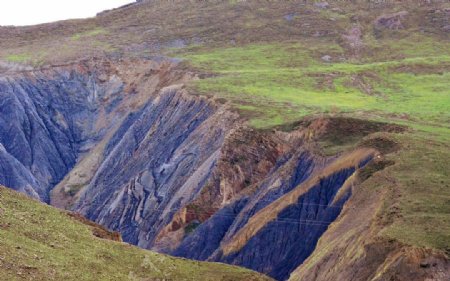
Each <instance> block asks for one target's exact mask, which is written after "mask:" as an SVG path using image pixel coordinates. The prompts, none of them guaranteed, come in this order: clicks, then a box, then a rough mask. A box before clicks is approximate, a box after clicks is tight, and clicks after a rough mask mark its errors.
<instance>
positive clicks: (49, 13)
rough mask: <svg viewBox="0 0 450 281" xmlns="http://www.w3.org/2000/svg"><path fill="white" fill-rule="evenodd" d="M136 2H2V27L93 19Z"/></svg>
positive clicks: (107, 0)
mask: <svg viewBox="0 0 450 281" xmlns="http://www.w3.org/2000/svg"><path fill="white" fill-rule="evenodd" d="M131 2H135V1H134V0H0V25H33V24H38V23H46V22H52V21H57V20H64V19H74V18H86V17H93V16H95V14H97V13H98V12H101V11H104V10H107V9H111V8H117V7H119V6H122V5H125V4H128V3H131Z"/></svg>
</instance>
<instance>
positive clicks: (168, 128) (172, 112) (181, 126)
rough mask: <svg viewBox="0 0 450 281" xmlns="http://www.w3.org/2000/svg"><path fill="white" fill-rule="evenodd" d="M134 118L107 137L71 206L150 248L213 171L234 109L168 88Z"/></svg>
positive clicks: (129, 239) (127, 238) (133, 241)
mask: <svg viewBox="0 0 450 281" xmlns="http://www.w3.org/2000/svg"><path fill="white" fill-rule="evenodd" d="M132 119H133V120H134V122H132V125H128V124H130V121H128V120H127V121H126V122H125V123H124V126H122V127H121V128H120V129H119V130H118V131H117V132H116V134H115V136H114V137H113V138H112V139H111V140H110V142H109V144H108V145H107V149H106V150H105V156H104V159H105V160H104V162H103V163H102V164H101V165H100V168H99V170H98V171H97V172H96V174H95V176H94V177H93V180H92V182H91V184H90V185H89V186H88V187H87V188H86V190H85V192H84V193H83V194H82V195H81V197H80V199H79V200H78V202H77V204H76V205H75V207H74V209H75V210H77V211H80V212H82V213H83V214H85V215H86V216H87V217H88V218H91V219H93V220H95V221H98V222H100V223H101V224H103V225H106V226H108V227H110V228H112V229H115V230H119V231H120V232H121V233H122V235H123V237H124V240H125V241H128V242H132V243H134V244H137V245H139V246H141V247H144V248H150V247H151V246H152V243H153V240H154V239H155V237H156V234H157V233H158V231H159V230H160V229H161V228H162V227H163V226H165V225H166V224H167V223H169V221H170V219H171V217H172V215H173V214H174V213H175V212H176V211H178V209H180V208H181V207H182V206H184V205H186V204H187V203H189V202H190V201H191V200H192V199H193V198H195V197H196V195H198V193H199V192H200V191H201V188H202V187H203V185H204V183H205V182H206V180H207V179H208V178H209V176H210V175H211V172H212V170H213V167H214V166H215V165H216V162H217V159H218V156H219V154H218V150H219V148H220V146H221V144H222V142H223V140H224V137H225V133H226V131H227V129H228V128H229V126H230V124H231V123H232V121H233V115H231V114H228V113H225V112H220V111H219V112H217V111H215V108H214V107H213V106H212V105H211V104H210V103H208V102H207V101H206V100H204V99H194V98H192V97H189V96H187V95H186V94H184V93H183V92H182V91H180V89H179V88H177V87H173V88H166V89H164V90H163V91H162V92H161V94H160V95H159V96H158V97H157V98H156V99H154V100H152V101H151V102H150V103H149V104H148V105H147V106H146V107H145V108H143V110H142V111H141V112H139V113H137V115H135V116H133V117H132Z"/></svg>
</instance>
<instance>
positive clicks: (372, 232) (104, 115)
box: [0, 0, 450, 280]
mask: <svg viewBox="0 0 450 281" xmlns="http://www.w3.org/2000/svg"><path fill="white" fill-rule="evenodd" d="M449 81H450V4H449V2H448V1H401V2H400V1H398V2H390V1H387V2H386V1H329V2H316V1H256V0H248V1H137V3H132V4H130V5H127V6H124V7H121V8H118V9H115V10H111V11H105V12H102V13H100V14H98V15H97V17H95V18H91V19H85V20H69V21H62V22H56V23H49V24H43V25H38V26H30V27H5V26H4V27H0V98H1V100H0V184H3V185H5V186H8V187H10V188H12V189H15V190H18V191H21V192H23V193H26V194H28V195H29V196H31V197H34V198H36V199H39V200H41V201H44V202H46V203H50V204H51V205H53V206H56V207H59V208H62V209H67V210H71V211H74V212H77V213H80V214H82V215H83V216H85V217H86V218H88V219H90V220H93V221H95V222H96V223H99V224H100V225H103V226H104V227H106V228H108V229H111V230H114V231H118V232H120V233H121V234H122V237H123V239H124V241H126V242H129V243H131V244H134V245H137V246H139V247H141V248H145V249H152V250H155V251H158V252H162V253H166V254H170V255H175V256H179V257H185V258H189V259H194V260H202V261H219V262H224V263H229V264H233V265H239V266H244V267H247V268H250V269H253V270H255V271H259V272H261V273H264V274H267V275H269V276H271V277H273V278H275V279H277V280H287V279H289V280H426V279H427V278H429V279H432V280H433V279H434V280H446V279H448V278H449V276H450V262H449V255H450V177H449V176H448V174H449V166H448V163H447V162H448V161H447V159H448V158H449V157H450V126H449V124H450V83H449ZM8 194H9V193H8ZM34 205H36V208H41V207H38V206H40V205H38V204H34ZM34 205H33V206H34ZM8 208H9V207H8ZM42 208H44V207H42ZM28 210H29V211H28V212H29V213H28V215H30V216H31V217H33V215H32V214H31V209H28ZM11 212H12V211H11ZM24 212H25V211H24ZM49 212H55V211H49ZM0 219H2V217H1V213H0ZM0 231H1V228H0ZM11 239H12V238H11ZM11 241H12V240H11ZM1 245H2V244H0V246H1ZM114 245H116V244H114ZM117 247H119V246H117ZM130 249H133V251H140V250H137V249H134V248H130ZM74 250H76V249H75V248H74ZM105 251H108V250H105ZM117 251H118V250H117ZM117 253H118V252H117ZM142 253H144V252H142ZM145 253H147V252H145ZM0 255H1V254H0ZM154 255H156V254H154ZM0 262H1V260H0ZM87 263H90V262H89V261H87ZM4 264H6V263H4ZM99 266H100V265H99ZM204 266H207V265H204ZM214 266H215V265H214ZM224 268H225V267H224ZM228 269H229V270H232V269H230V268H228ZM102 270H103V269H102ZM105 270H106V269H105ZM199 270H201V269H199ZM205 270H207V269H205ZM233 270H234V269H233ZM0 274H1V273H0ZM230 274H234V273H230ZM243 274H244V273H243ZM245 274H247V273H245ZM245 274H244V275H242V276H240V277H239V278H243V279H242V280H245V278H246V277H245V276H246V275H245ZM248 274H250V273H248ZM0 276H1V275H0ZM199 276H202V274H201V273H199ZM205 276H207V277H206V278H209V276H208V275H205ZM252 276H253V275H252ZM86 278H88V277H86ZM211 278H213V277H211ZM227 278H228V277H227ZM230 278H234V277H230ZM255 278H257V277H255ZM233 280H234V279H233Z"/></svg>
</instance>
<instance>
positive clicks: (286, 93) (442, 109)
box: [178, 40, 450, 128]
mask: <svg viewBox="0 0 450 281" xmlns="http://www.w3.org/2000/svg"><path fill="white" fill-rule="evenodd" d="M445 46H447V48H443V50H442V52H438V50H436V52H431V53H430V55H429V56H426V57H425V56H423V57H422V56H414V55H411V56H406V57H404V58H403V59H390V58H389V57H380V58H379V59H378V60H375V59H359V60H356V59H354V60H352V59H349V60H346V61H342V62H341V61H336V62H324V61H322V60H321V57H322V56H324V55H326V54H331V56H332V59H334V60H339V58H340V57H344V54H343V50H341V49H340V47H339V46H338V45H332V44H331V45H330V44H329V43H328V42H324V41H322V42H321V41H320V40H316V42H314V41H313V40H311V41H308V42H287V43H282V44H281V43H279V44H270V45H248V46H243V47H236V48H221V49H201V48H199V49H195V48H194V49H191V51H190V52H186V51H184V52H183V53H179V54H178V55H179V56H181V57H183V58H185V59H186V60H187V61H188V63H190V64H191V65H192V66H194V67H195V68H197V69H201V70H203V71H208V72H213V73H215V74H216V76H214V77H211V78H207V79H202V80H200V81H198V82H196V83H195V84H194V85H193V86H194V87H195V89H196V90H197V91H199V92H200V93H205V94H211V93H215V94H216V95H217V96H220V97H224V98H227V99H229V100H231V101H232V103H233V105H234V106H235V107H237V108H239V109H241V110H242V111H243V112H246V113H248V115H249V116H251V118H250V123H251V124H252V125H254V126H255V127H262V128H264V127H271V126H274V125H279V124H282V123H286V122H291V121H293V120H296V119H298V118H301V117H303V116H305V115H308V114H314V113H323V112H332V113H354V112H359V113H361V112H364V113H367V114H370V115H373V116H376V117H388V118H390V119H397V120H399V121H402V120H405V121H410V122H414V123H421V124H428V125H436V126H442V124H446V123H448V121H449V120H450V93H449V82H448V81H450V72H448V70H449V69H450V51H449V50H450V44H448V43H445ZM406 47H408V46H405V48H402V50H403V53H404V54H408V53H410V50H408V49H407V48H406ZM409 47H412V46H409ZM404 56H405V55H404ZM422 69H423V71H422Z"/></svg>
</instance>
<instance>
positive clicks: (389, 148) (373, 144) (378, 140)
mask: <svg viewBox="0 0 450 281" xmlns="http://www.w3.org/2000/svg"><path fill="white" fill-rule="evenodd" d="M359 146H360V147H370V148H374V149H376V150H378V151H379V152H381V153H382V154H389V153H392V152H396V151H398V150H399V149H400V144H399V143H397V142H395V141H393V140H391V139H389V138H387V137H383V136H377V137H373V138H368V139H366V140H363V141H362V142H361V143H360V144H359Z"/></svg>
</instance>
